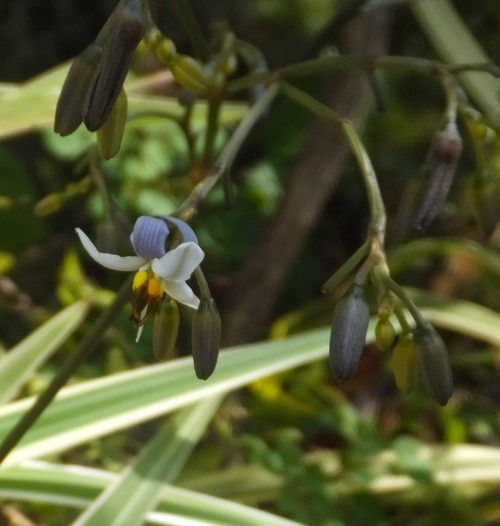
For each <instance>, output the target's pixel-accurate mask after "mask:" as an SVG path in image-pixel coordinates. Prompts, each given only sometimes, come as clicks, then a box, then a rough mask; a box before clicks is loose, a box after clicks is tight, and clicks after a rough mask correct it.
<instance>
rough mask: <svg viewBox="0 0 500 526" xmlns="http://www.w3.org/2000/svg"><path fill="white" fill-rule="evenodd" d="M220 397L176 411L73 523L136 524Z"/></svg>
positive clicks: (200, 432)
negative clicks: (132, 460) (133, 460)
mask: <svg viewBox="0 0 500 526" xmlns="http://www.w3.org/2000/svg"><path fill="white" fill-rule="evenodd" d="M221 400H222V397H221V396H219V395H216V396H213V397H209V398H207V399H206V400H202V401H201V402H198V403H197V404H196V405H195V406H194V407H187V408H185V409H182V410H181V411H179V412H178V413H177V414H175V415H174V416H173V417H171V419H170V420H169V421H168V422H167V423H166V424H165V425H164V426H163V427H162V428H161V429H160V431H159V432H158V433H157V434H156V435H155V436H154V437H153V439H152V440H151V442H150V443H149V444H148V445H147V446H146V447H144V448H143V449H142V450H141V453H140V454H139V456H138V457H137V459H136V461H135V462H133V463H132V464H131V465H130V466H129V467H127V468H126V469H125V470H124V471H123V472H122V474H121V475H120V477H118V478H117V479H116V481H115V482H114V483H113V484H110V485H109V486H108V488H106V490H105V491H103V492H102V493H101V495H100V496H99V498H98V499H96V500H95V501H94V502H93V503H92V504H91V506H89V507H88V508H87V509H86V510H85V512H84V513H83V514H82V515H80V517H79V518H78V519H77V520H76V521H75V523H74V525H75V526H101V525H102V524H106V525H108V526H120V525H121V524H127V526H136V525H137V526H139V525H141V524H143V522H144V518H145V516H146V514H147V513H148V512H149V511H151V510H153V509H154V508H155V507H156V505H157V503H158V500H159V498H160V492H161V489H162V485H163V484H164V483H168V482H172V481H173V480H174V479H175V477H176V476H177V475H178V473H179V471H180V470H181V469H182V467H183V466H184V464H185V463H186V461H187V459H188V457H189V455H190V453H191V451H192V450H193V448H194V447H195V445H196V443H197V442H198V441H199V440H200V439H201V437H202V436H203V434H204V432H205V430H206V428H207V426H208V424H209V423H210V421H211V419H212V417H213V415H214V413H215V412H216V410H217V408H218V407H219V405H220V402H221Z"/></svg>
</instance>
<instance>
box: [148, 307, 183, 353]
mask: <svg viewBox="0 0 500 526" xmlns="http://www.w3.org/2000/svg"><path fill="white" fill-rule="evenodd" d="M179 323H180V316H179V308H178V307H177V303H176V302H175V301H172V300H167V301H164V302H163V303H162V305H161V306H160V309H159V311H158V312H157V314H156V316H155V321H154V327H153V354H154V355H155V357H156V359H157V360H165V359H166V358H168V357H169V356H170V355H171V354H172V351H173V350H174V348H175V342H176V340H177V334H178V332H179Z"/></svg>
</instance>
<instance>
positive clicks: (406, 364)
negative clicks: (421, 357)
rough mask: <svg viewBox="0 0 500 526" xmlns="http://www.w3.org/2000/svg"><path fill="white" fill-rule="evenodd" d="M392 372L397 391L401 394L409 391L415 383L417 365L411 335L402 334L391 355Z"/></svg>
mask: <svg viewBox="0 0 500 526" xmlns="http://www.w3.org/2000/svg"><path fill="white" fill-rule="evenodd" d="M392 371H393V373H394V379H395V380H396V385H397V386H398V389H399V390H400V391H402V392H403V393H407V392H409V391H411V390H412V389H413V388H414V387H415V384H416V383H417V377H418V364H417V356H416V354H415V345H414V343H413V335H412V334H411V333H408V334H402V335H401V336H400V337H399V339H398V343H397V344H396V347H394V351H393V354H392Z"/></svg>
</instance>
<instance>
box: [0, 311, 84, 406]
mask: <svg viewBox="0 0 500 526" xmlns="http://www.w3.org/2000/svg"><path fill="white" fill-rule="evenodd" d="M88 309H89V305H88V303H87V302H84V301H81V302H79V303H75V304H74V305H71V306H69V307H66V308H65V309H64V310H62V311H60V312H59V313H57V314H56V315H55V316H53V317H52V318H51V319H50V320H49V321H47V322H46V323H44V324H43V325H42V326H41V327H38V328H37V329H35V330H34V331H33V332H32V333H31V334H30V335H29V336H28V337H27V338H25V339H24V340H23V341H22V342H20V343H18V344H17V345H16V346H15V347H13V348H12V349H11V350H10V351H9V352H8V353H7V354H6V355H5V356H3V357H2V358H0V385H1V386H2V388H1V389H0V403H5V402H7V401H9V400H10V399H11V398H13V397H14V396H15V395H16V394H17V392H18V391H19V389H20V388H21V387H22V385H23V384H24V383H25V382H26V381H27V380H28V379H29V378H30V377H31V375H32V374H33V373H34V372H35V371H36V370H37V369H38V367H40V365H42V364H43V363H44V362H45V361H46V360H47V359H48V358H50V356H51V355H52V354H53V353H54V352H55V351H57V349H58V348H59V347H60V346H61V345H62V344H63V343H64V342H65V341H66V340H67V339H68V337H69V336H70V335H71V333H72V332H73V331H74V330H75V329H76V328H77V327H78V326H79V325H80V324H81V323H82V321H83V319H84V318H85V315H86V314H87V312H88Z"/></svg>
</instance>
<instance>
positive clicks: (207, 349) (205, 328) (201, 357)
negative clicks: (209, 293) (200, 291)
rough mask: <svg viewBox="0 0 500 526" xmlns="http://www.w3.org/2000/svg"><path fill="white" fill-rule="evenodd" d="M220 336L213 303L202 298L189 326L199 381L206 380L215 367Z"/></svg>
mask: <svg viewBox="0 0 500 526" xmlns="http://www.w3.org/2000/svg"><path fill="white" fill-rule="evenodd" d="M220 334H221V321H220V316H219V312H218V311H217V306H216V305H215V301H214V300H213V299H212V298H207V297H202V298H201V303H200V306H199V308H198V310H197V311H196V312H195V314H194V317H193V321H192V325H191V345H192V352H193V361H194V370H195V372H196V376H197V377H198V378H199V379H200V380H206V379H207V378H208V377H209V376H210V375H211V374H212V373H213V371H214V369H215V366H216V365H217V358H218V356H219V348H220Z"/></svg>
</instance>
